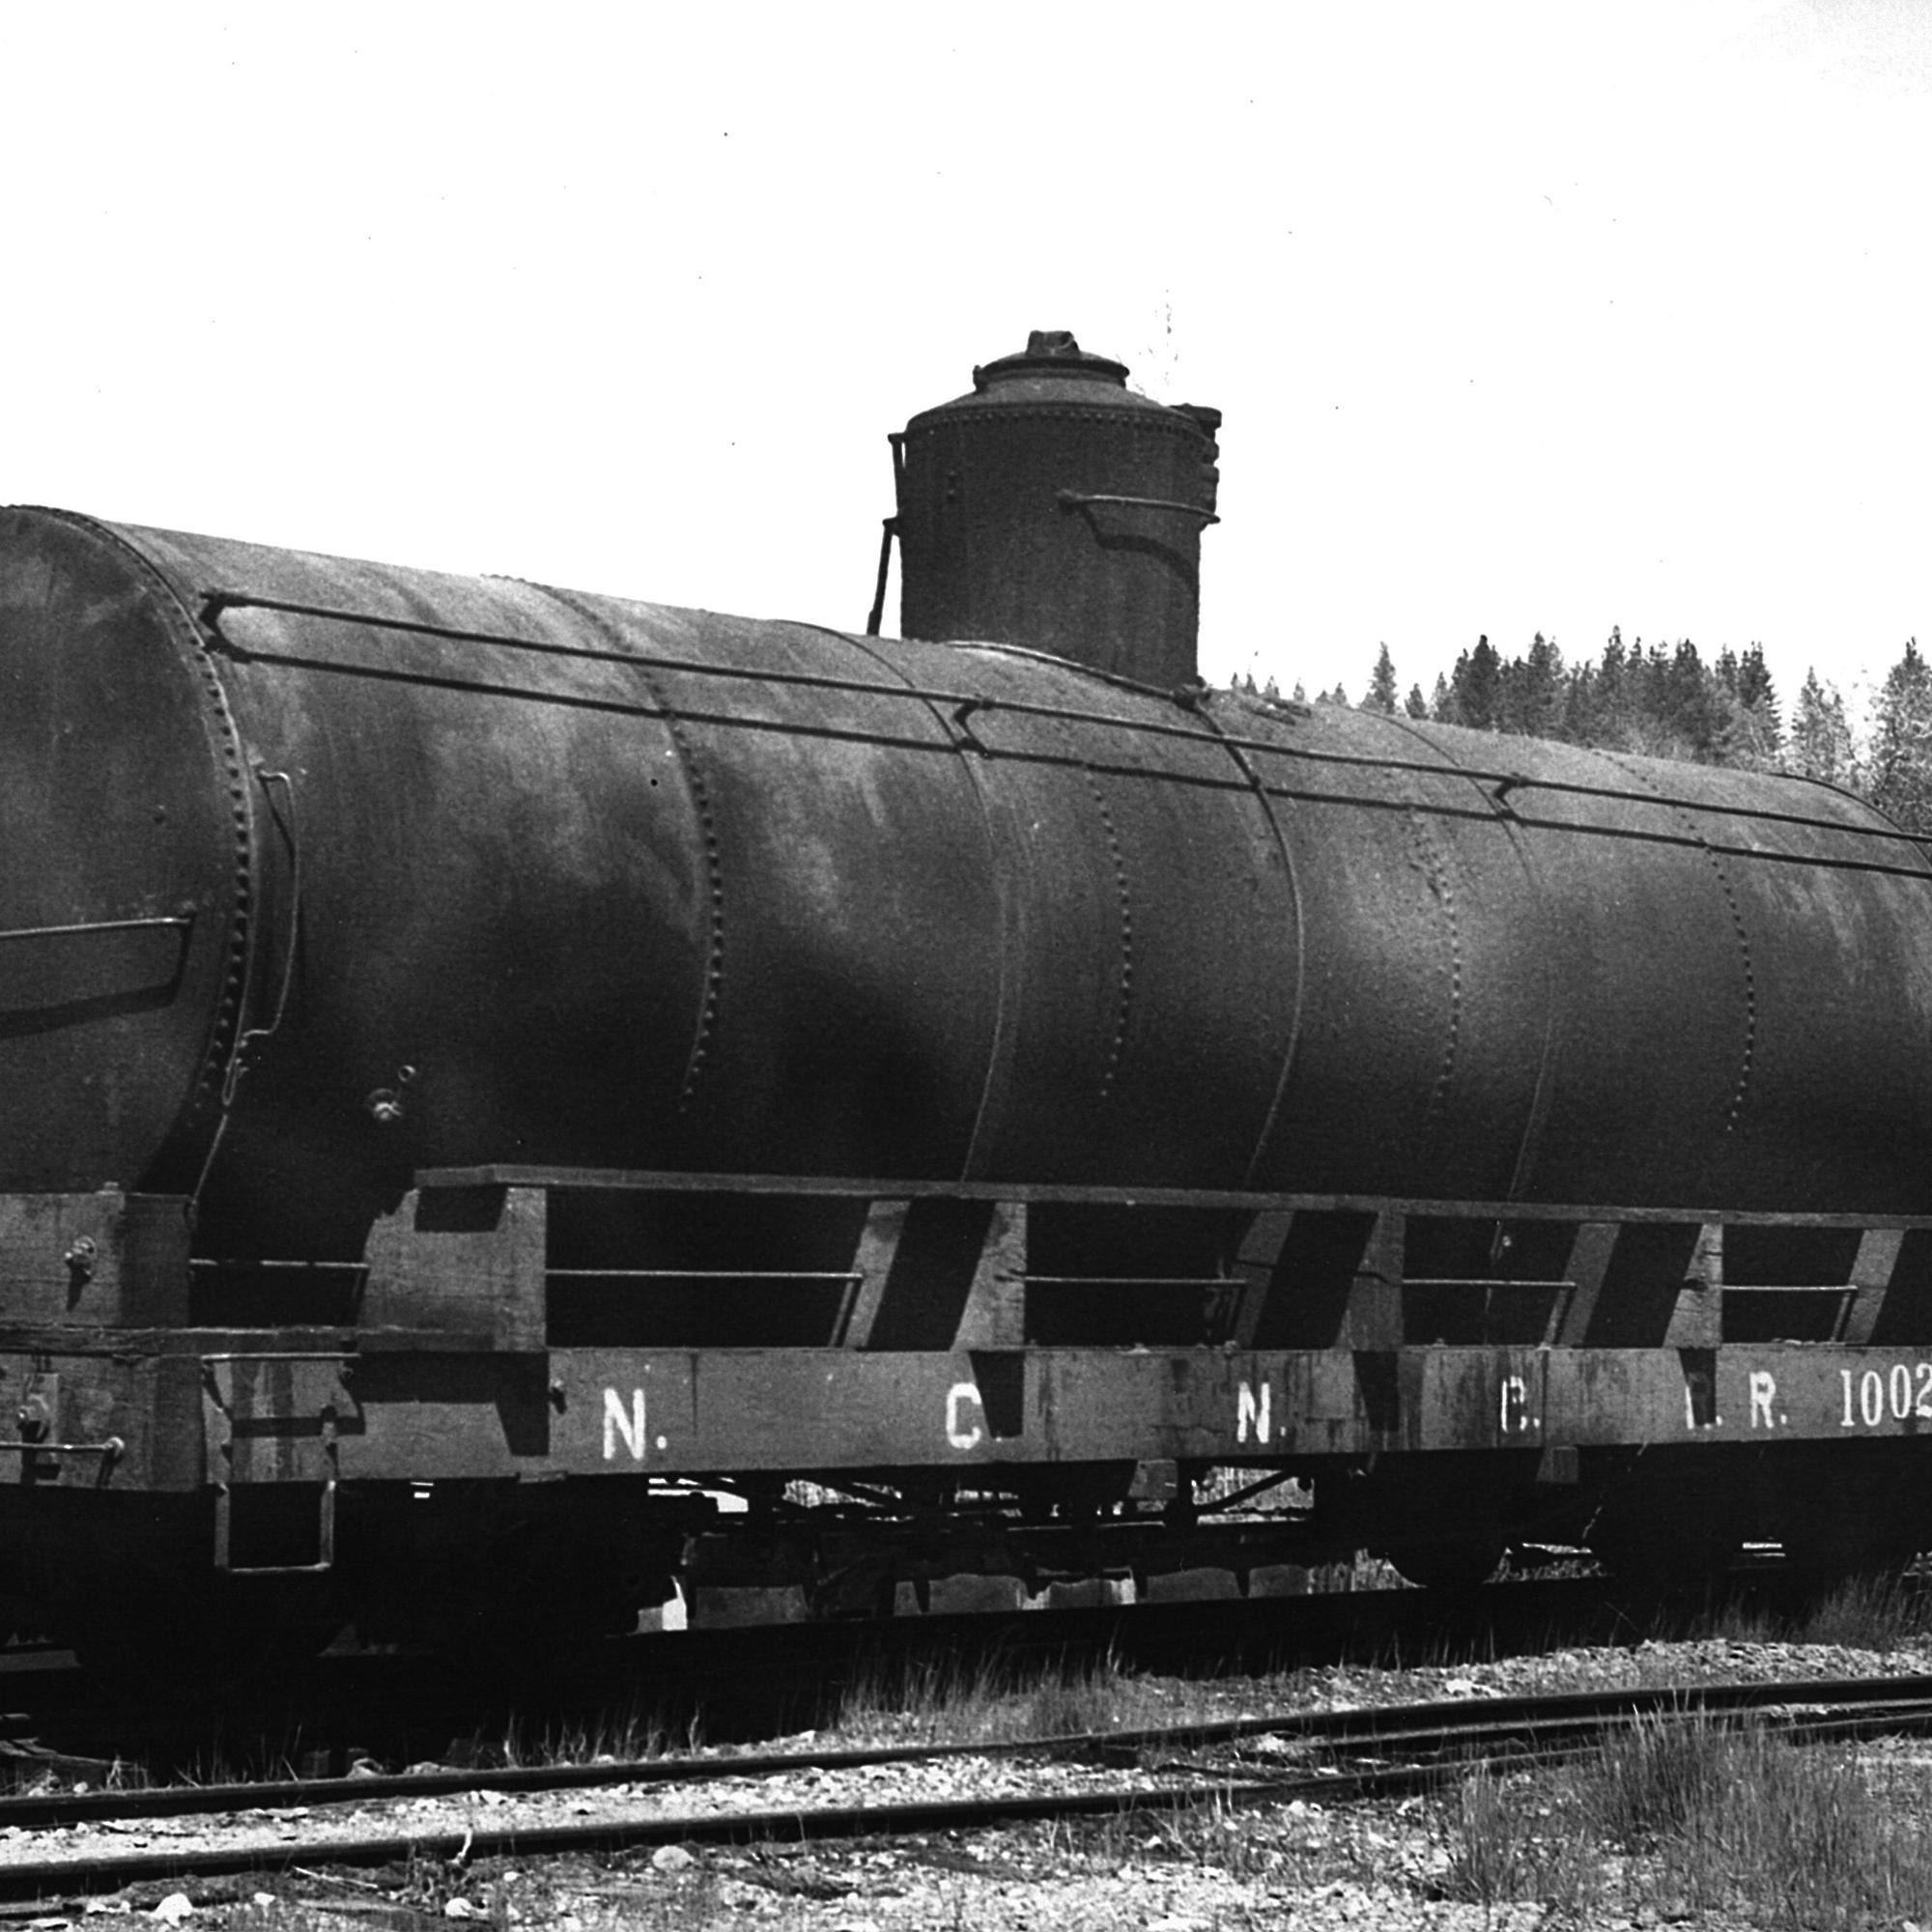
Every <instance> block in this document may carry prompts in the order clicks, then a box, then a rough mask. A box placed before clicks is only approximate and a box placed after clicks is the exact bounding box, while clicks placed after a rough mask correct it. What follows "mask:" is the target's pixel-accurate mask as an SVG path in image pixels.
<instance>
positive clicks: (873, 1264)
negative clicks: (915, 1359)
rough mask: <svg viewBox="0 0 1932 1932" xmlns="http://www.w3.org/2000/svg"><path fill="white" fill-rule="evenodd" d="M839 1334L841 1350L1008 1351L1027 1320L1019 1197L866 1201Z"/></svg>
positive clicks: (1023, 1224)
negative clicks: (854, 1279) (855, 1281)
mask: <svg viewBox="0 0 1932 1932" xmlns="http://www.w3.org/2000/svg"><path fill="white" fill-rule="evenodd" d="M854 1265H855V1267H856V1269H857V1272H858V1274H859V1276H860V1281H859V1288H858V1293H856V1294H855V1295H854V1296H853V1297H852V1299H851V1303H850V1307H849V1311H848V1313H847V1315H846V1318H845V1321H844V1323H843V1332H842V1333H841V1334H840V1335H839V1336H838V1338H837V1339H838V1342H839V1343H840V1344H841V1345H842V1346H843V1347H845V1348H848V1349H1016V1348H1018V1347H1019V1346H1020V1345H1021V1343H1022V1341H1023V1339H1024V1333H1023V1331H1024V1327H1025V1321H1026V1300H1025V1297H1026V1281H1025V1273H1026V1203H1025V1202H1023V1201H958V1200H949V1199H946V1198H943V1197H940V1198H933V1199H925V1200H910V1201H907V1200H880V1201H874V1202H873V1203H872V1206H871V1210H870V1212H869V1213H868V1214H867V1217H866V1227H865V1232H864V1233H863V1234H862V1235H861V1236H860V1238H859V1253H858V1258H857V1261H856V1262H855V1264H854Z"/></svg>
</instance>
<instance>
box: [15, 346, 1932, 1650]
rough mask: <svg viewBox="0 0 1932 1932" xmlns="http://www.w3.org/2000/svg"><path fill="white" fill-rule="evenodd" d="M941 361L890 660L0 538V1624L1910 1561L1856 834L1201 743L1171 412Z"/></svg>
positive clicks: (208, 1643)
mask: <svg viewBox="0 0 1932 1932" xmlns="http://www.w3.org/2000/svg"><path fill="white" fill-rule="evenodd" d="M974 373H975V384H974V388H973V391H972V392H971V393H970V394H968V395H966V396H963V397H960V398H958V399H957V400H955V401H953V402H951V403H948V404H946V405H943V406H942V407H940V408H938V409H936V410H932V411H928V412H925V413H923V415H920V416H916V417H915V418H914V419H913V420H912V421H911V423H910V424H909V425H908V427H907V429H906V431H905V432H904V433H903V434H902V435H901V436H897V437H895V438H894V439H893V448H894V455H895V480H896V490H897V499H898V500H897V504H896V507H895V515H894V517H893V518H892V519H890V520H889V521H888V524H887V528H886V532H885V539H886V551H885V554H883V555H882V561H881V572H880V584H881V603H883V591H884V586H885V584H886V582H887V568H888V564H889V559H890V554H891V548H892V545H893V543H894V542H895V540H896V542H897V544H898V547H899V551H900V554H901V564H902V567H901V578H902V596H903V619H904V621H903V624H902V628H903V629H904V630H905V631H906V632H907V633H908V636H907V637H906V638H905V639H900V640H892V639H883V638H881V637H879V636H878V635H876V632H877V630H878V614H879V613H878V612H877V611H875V613H874V622H873V624H872V626H871V627H870V629H869V630H868V631H867V633H866V634H864V635H859V634H852V633H843V632H838V631H834V630H828V629H825V628H822V627H819V626H816V625H811V624H805V623H775V622H753V621H751V620H747V619H743V618H736V617H729V616H723V615H719V614H716V613H712V612H708V611H681V610H671V609H667V608H663V607H659V606H653V605H647V604H640V603H636V602H632V601H629V600H626V599H622V598H616V597H610V596H595V595H588V594H583V593H579V592H573V591H564V590H560V589H555V588H552V587H549V586H545V585H540V584H534V583H526V582H513V581H507V580H500V579H469V578H461V577H453V576H447V575H437V574H433V573H429V572H423V571H414V570H406V569H401V568H396V567H392V566H387V565H379V564H373V563H358V562H351V561H346V560H342V559H338V558H332V557H325V556H318V555H310V554H299V553H295V552H289V551H281V550H270V549H265V548H262V547H259V546H255V545H249V544H242V543H236V542H229V541H222V540H217V539H213V538H207V537H198V536H188V535H183V534H178V533H172V532H165V531H158V530H152V529H144V528H132V527H124V526H114V525H109V524H105V523H102V522H99V521H98V520H94V519H90V518H86V517H82V516H77V515H73V514H70V513H66V512H59V511H49V510H34V509H21V510H14V511H11V512H6V513H4V515H0V823H4V826H5V829H6V838H5V840H4V843H0V1391H3V1392H4V1394H5V1396H6V1397H8V1398H10V1399H11V1400H10V1401H9V1403H8V1407H9V1409H10V1410H11V1411H12V1412H13V1413H14V1415H15V1416H16V1418H17V1427H16V1435H15V1437H14V1439H13V1440H10V1441H0V1461H4V1462H7V1463H11V1472H10V1471H9V1470H6V1469H0V1588H4V1590H5V1592H6V1594H7V1595H8V1597H9V1598H10V1599H11V1601H12V1603H13V1605H14V1613H15V1615H16V1617H17V1618H18V1619H20V1620H22V1621H25V1622H28V1623H31V1624H34V1625H36V1626H39V1627H42V1628H47V1629H50V1630H53V1631H56V1632H58V1633H60V1634H64V1635H67V1636H69V1637H71V1639H72V1640H73V1641H74V1642H75V1643H76V1644H78V1645H80V1646H81V1647H82V1648H83V1650H84V1651H85V1652H86V1653H87V1654H88V1655H90V1656H93V1657H96V1658H99V1659H101V1660H104V1661H109V1662H111V1661H113V1660H115V1659H124V1660H125V1659H128V1658H130V1657H132V1658H137V1659H139V1660H141V1661H142V1662H143V1663H144V1665H145V1664H147V1663H148V1662H151V1660H152V1658H153V1657H154V1656H155V1655H156V1654H159V1655H160V1656H162V1657H164V1658H166V1659H167V1660H168V1661H169V1663H170V1666H171V1667H180V1666H181V1665H182V1664H183V1662H184V1660H185V1659H190V1658H191V1657H192V1656H193V1655H194V1653H195V1652H196V1650H197V1649H199V1650H200V1651H202V1652H204V1653H207V1654H208V1655H210V1656H219V1657H224V1658H225V1657H228V1656H231V1655H233V1654H234V1653H235V1650H236V1648H237V1646H238V1644H239V1643H240V1642H241V1639H242V1637H243V1636H244V1635H245V1636H246V1638H247V1639H248V1640H249V1641H250V1642H251V1643H253V1642H258V1641H261V1640H263V1639H265V1638H267V1637H273V1638H274V1639H276V1640H277V1641H286V1642H289V1643H309V1642H313V1641H315V1640H317V1639H318V1638H319V1637H320V1636H321V1635H323V1634H325V1633H327V1631H329V1630H331V1629H333V1628H336V1627H338V1626H339V1625H340V1623H341V1622H342V1621H343V1620H344V1619H345V1618H349V1617H354V1618H355V1620H356V1621H357V1622H358V1623H359V1624H360V1625H361V1626H362V1628H363V1629H364V1630H365V1631H366V1632H368V1633H370V1634H413V1635H432V1636H448V1635H450V1634H459V1635H461V1634H477V1633H479V1632H486V1631H487V1632H500V1631H502V1630H505V1629H510V1630H522V1629H526V1628H527V1627H528V1626H529V1625H531V1624H532V1623H536V1624H540V1625H541V1626H542V1627H543V1629H544V1631H545V1632H546V1634H549V1635H551V1636H553V1637H554V1638H556V1639H557V1640H559V1641H563V1640H567V1639H569V1638H570V1637H572V1636H574V1635H581V1634H587V1633H591V1632H595V1631H599V1630H606V1629H620V1628H628V1627H630V1625H631V1624H632V1623H633V1622H634V1621H635V1619H636V1616H637V1613H638V1611H639V1608H641V1607H646V1606H648V1605H653V1604H656V1603H659V1602H662V1601H664V1599H665V1598H666V1597H667V1595H668V1593H669V1591H670V1590H671V1588H672V1585H673V1580H674V1579H675V1578H676V1577H680V1576H682V1577H686V1578H687V1579H690V1578H693V1577H702V1578H706V1579H710V1580H738V1581H758V1582H774V1581H784V1582H791V1583H798V1584H801V1585H803V1586H804V1587H806V1588H807V1589H808V1591H809V1592H810V1595H811V1597H812V1600H813V1602H814V1603H815V1604H816V1605H819V1606H820V1607H822V1608H825V1609H828V1610H838V1609H850V1608H854V1607H868V1606H875V1605H878V1604H879V1603H881V1602H887V1601H891V1600H892V1598H893V1595H894V1593H895V1590H896V1589H897V1587H898V1586H899V1585H900V1584H902V1583H910V1584H911V1585H913V1587H914V1589H915V1590H916V1591H918V1590H923V1588H924V1586H925V1585H926V1584H927V1583H929V1582H930V1580H931V1579H932V1578H933V1577H937V1576H941V1575H945V1574H948V1573H949V1572H953V1571H958V1570H961V1569H966V1570H973V1569H979V1570H989V1571H1004V1572H1011V1573H1015V1574H1020V1575H1024V1576H1027V1577H1036V1578H1037V1577H1046V1576H1053V1575H1056V1574H1069V1573H1072V1572H1077V1571H1083V1570H1084V1571H1091V1570H1093V1569H1094V1568H1104V1567H1116V1568H1119V1567H1124V1568H1129V1569H1131V1570H1133V1571H1134V1572H1135V1573H1136V1574H1138V1575H1142V1576H1146V1575H1148V1574H1149V1573H1158V1572H1161V1571H1166V1570H1175V1569H1180V1568H1185V1567H1191V1566H1194V1565H1198V1564H1202V1563H1215V1564H1220V1565H1224V1566H1226V1567H1229V1568H1232V1569H1234V1570H1235V1571H1236V1574H1237V1575H1238V1576H1240V1577H1243V1578H1245V1577H1247V1576H1248V1575H1249V1574H1250V1573H1251V1572H1252V1571H1253V1570H1255V1569H1256V1568H1259V1567H1261V1566H1263V1565H1266V1564H1270V1563H1280V1562H1290V1563H1305V1562H1310V1561H1315V1560H1321V1559H1323V1558H1326V1557H1330V1556H1334V1555H1337V1554H1342V1553H1345V1552H1348V1551H1351V1550H1354V1549H1357V1548H1373V1549H1377V1550H1379V1551H1382V1552H1384V1553H1386V1554H1387V1555H1389V1556H1390V1557H1391V1559H1392V1560H1393V1561H1395V1562H1396V1563H1397V1565H1398V1566H1399V1567H1400V1568H1402V1569H1403V1570H1404V1571H1405V1572H1406V1573H1407V1574H1408V1575H1410V1576H1412V1577H1416V1578H1417V1579H1418V1580H1423V1581H1429V1582H1436V1583H1444V1584H1450V1583H1458V1582H1466V1581H1469V1580H1472V1579H1476V1578H1480V1577H1482V1576H1484V1575H1485V1574H1487V1573H1488V1572H1489V1571H1491V1570H1492V1569H1493V1567H1494V1566H1495V1564H1496V1562H1497V1560H1498V1559H1499V1558H1500V1556H1501V1555H1502V1553H1503V1552H1504V1550H1505V1549H1506V1548H1508V1547H1510V1546H1512V1545H1520V1544H1528V1543H1532V1542H1548V1541H1569V1542H1573V1543H1588V1544H1590V1545H1592V1546H1594V1547H1596V1548H1599V1549H1600V1550H1601V1551H1603V1552H1604V1553H1605V1555H1606V1556H1607V1557H1608V1558H1609V1559H1610V1560H1612V1561H1614V1562H1617V1563H1620V1564H1623V1565H1626V1566H1629V1567H1633V1568H1643V1567H1648V1568H1653V1569H1670V1568H1678V1569H1691V1568H1696V1567H1699V1566H1705V1565H1709V1564H1711V1563H1713V1562H1716V1561H1718V1560H1720V1559H1721V1557H1722V1555H1723V1553H1724V1552H1725V1550H1726V1549H1727V1548H1730V1547H1733V1546H1734V1545H1735V1544H1736V1543H1738V1542H1739V1541H1740V1540H1742V1539H1744V1538H1747V1537H1769V1538H1774V1539H1776V1540H1780V1541H1782V1542H1784V1543H1785V1544H1786V1545H1787V1546H1788V1547H1789V1548H1791V1549H1792V1550H1793V1551H1794V1552H1795V1553H1797V1554H1799V1555H1801V1556H1802V1557H1803V1558H1804V1560H1805V1561H1807V1562H1809V1563H1811V1564H1813V1565H1815V1566H1818V1567H1821V1568H1835V1567H1843V1566H1848V1565H1854V1564H1861V1563H1869V1562H1884V1561H1889V1560H1896V1559H1897V1558H1898V1557H1900V1556H1901V1555H1902V1554H1904V1553H1908V1552H1910V1551H1912V1550H1916V1549H1917V1548H1918V1547H1919V1545H1920V1543H1921V1542H1922V1541H1924V1540H1925V1532H1926V1522H1925V1511H1926V1507H1927V1505H1926V1503H1925V1501H1924V1500H1923V1499H1922V1498H1923V1497H1924V1496H1925V1494H1926V1493H1927V1486H1926V1484H1925V1483H1924V1481H1923V1480H1922V1478H1923V1473H1924V1470H1925V1466H1926V1465H1925V1462H1924V1452H1921V1451H1919V1450H1918V1445H1917V1441H1916V1438H1917V1436H1918V1435H1919V1434H1920V1433H1921V1432H1920V1430H1919V1426H1918V1425H1919V1424H1920V1423H1921V1422H1927V1423H1932V1295H1928V1291H1932V1266H1928V1257H1932V1173H1928V1169H1927V1164H1926V1162H1925V1160H1924V1158H1923V1152H1924V1150H1925V1148H1926V1147H1927V1145H1928V1143H1932V1065H1928V1062H1927V1058H1926V1056H1925V1055H1924V1054H1923V1053H1922V1052H1921V1051H1919V1048H1918V1042H1919V1041H1921V1040H1922V1039H1924V1038H1925V1037H1928V1035H1932V954H1928V949H1927V946H1926V943H1925V942H1926V937H1927V933H1928V931H1929V930H1932V921H1928V913H1932V866H1928V863H1927V860H1926V857H1925V855H1924V852H1923V850H1922V848H1921V845H1920V843H1919V841H1918V840H1917V839H1915V838H1910V837H1908V836H1906V835H1905V834H1904V833H1903V832H1901V831H1900V829H1899V828H1898V827H1896V826H1895V825H1893V824H1891V823H1890V822H1889V821H1888V820H1887V819H1885V818H1884V817H1883V816H1881V815H1880V814H1878V813H1877V812H1875V811H1873V810H1871V809H1869V808H1868V807H1866V806H1864V805H1863V804H1861V803H1860V802H1859V801H1857V800H1856V799H1854V798H1852V797H1850V796H1848V795H1846V794H1843V793H1841V792H1838V791H1835V790H1833V789H1831V788H1828V787H1826V786H1823V785H1819V784H1814V783H1810V782H1805V781H1797V780H1793V779H1788V778H1779V777H1773V776H1765V775H1759V774H1747V773H1739V772H1731V771H1719V770H1715V769H1707V768H1702V767H1695V766H1689V765H1679V764H1667V763H1662V762H1658V761H1654V760H1647V759H1641V758H1634V757H1626V756H1621V755H1612V754H1609V753H1596V752H1586V751H1582V750H1579V749H1577V748H1575V747H1570V746H1563V745H1554V744H1542V743H1536V742H1532V741H1527V740H1520V739H1511V738H1500V737H1496V736H1494V735H1490V734H1482V733H1471V732H1466V731H1461V730H1456V729H1452V728H1449V727H1445V726H1436V725H1423V724H1419V723H1415V722H1413V721H1410V720H1407V719H1401V718H1387V717H1382V716H1378V715H1372V714H1366V713H1357V712H1351V711H1347V710H1342V709H1339V708H1330V707H1323V706H1317V707H1313V708H1311V707H1308V706H1304V705H1300V704H1284V703H1277V702H1270V701H1264V700H1258V699H1255V698H1252V697H1244V696H1238V695H1236V694H1231V693H1225V692H1215V691H1209V690H1208V689H1207V688H1206V687H1205V686H1204V685H1203V684H1202V683H1201V681H1200V679H1199V678H1198V676H1197V675H1196V671H1195V657H1194V637H1195V618H1196V611H1197V606H1198V596H1199V560H1200V550H1201V540H1202V532H1203V530H1204V529H1205V528H1206V527H1207V526H1208V525H1210V524H1211V523H1212V522H1213V521H1214V520H1215V496H1216V487H1217V476H1216V470H1215V462H1216V458H1217V448H1216V443H1215V436H1216V433H1217V431H1218V428H1219V422H1220V418H1219V416H1218V414H1217V413H1216V412H1213V411H1210V410H1206V409H1199V408H1189V407H1182V408H1179V409H1171V408H1167V407H1164V406H1161V405H1158V404H1155V403H1152V402H1150V401H1148V400H1147V399H1145V398H1143V397H1140V396H1138V395H1136V394H1134V393H1133V392H1132V391H1131V390H1129V389H1128V388H1127V386H1126V384H1125V375H1126V372H1125V370H1124V369H1123V367H1122V365H1121V364H1119V363H1116V362H1111V361H1108V360H1107V359H1105V358H1103V357H1099V356H1094V355H1087V354H1084V353H1083V352H1082V351H1081V350H1080V349H1079V348H1078V345H1077V344H1076V343H1075V342H1074V341H1073V339H1072V338H1071V337H1070V336H1066V335H1063V334H1056V333H1039V334H1036V336H1035V337H1034V338H1033V339H1032V341H1031V342H1030V344H1029V347H1028V349H1027V350H1026V351H1025V352H1023V353H1021V354H1019V355H1009V356H1007V357H1005V358H1003V359H1001V360H1000V361H997V362H994V363H992V364H991V365H989V366H988V367H986V368H985V369H982V370H976V371H975V372H974ZM1228 1468H1233V1469H1235V1470H1237V1471H1239V1472H1241V1473H1240V1476H1239V1478H1238V1480H1239V1482H1240V1483H1241V1485H1242V1487H1243V1490H1244V1492H1251V1493H1254V1494H1259V1493H1261V1492H1264V1491H1266V1490H1268V1489H1269V1488H1270V1487H1271V1486H1279V1485H1283V1484H1285V1483H1288V1482H1289V1481H1291V1480H1292V1479H1293V1480H1294V1481H1297V1482H1299V1483H1300V1484H1302V1485H1304V1486H1305V1488H1304V1489H1303V1490H1302V1491H1300V1492H1298V1494H1299V1495H1300V1497H1301V1498H1302V1499H1303V1500H1305V1499H1306V1498H1307V1497H1309V1496H1312V1499H1313V1500H1312V1505H1311V1506H1308V1507H1297V1508H1294V1509H1292V1510H1284V1511H1276V1512H1272V1513H1263V1514H1258V1515H1254V1516H1250V1517H1243V1516H1242V1515H1240V1513H1239V1512H1238V1511H1236V1512H1235V1513H1234V1514H1232V1515H1231V1514H1229V1512H1228V1510H1227V1508H1226V1506H1225V1501H1224V1503H1223V1504H1222V1505H1221V1506H1218V1507H1217V1508H1216V1510H1214V1511H1212V1512H1206V1511H1205V1510H1204V1506H1203V1502H1202V1491H1203V1485H1204V1484H1205V1483H1206V1481H1207V1479H1208V1473H1209V1472H1210V1471H1212V1470H1216V1469H1228ZM802 1485H803V1486H806V1487H801V1486H802ZM1223 1487H1225V1484H1224V1485H1223ZM733 1494H735V1495H736V1496H738V1497H741V1498H742V1499H743V1500H744V1502H745V1504H746V1507H745V1508H744V1509H743V1510H742V1511H738V1512H734V1513H730V1514H720V1512H719V1508H718V1498H719V1497H720V1496H721V1495H725V1496H729V1495H733Z"/></svg>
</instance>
